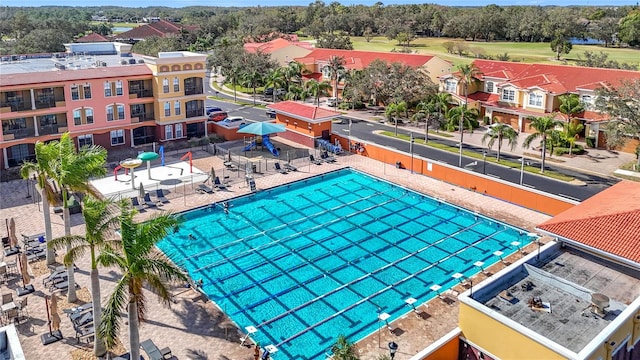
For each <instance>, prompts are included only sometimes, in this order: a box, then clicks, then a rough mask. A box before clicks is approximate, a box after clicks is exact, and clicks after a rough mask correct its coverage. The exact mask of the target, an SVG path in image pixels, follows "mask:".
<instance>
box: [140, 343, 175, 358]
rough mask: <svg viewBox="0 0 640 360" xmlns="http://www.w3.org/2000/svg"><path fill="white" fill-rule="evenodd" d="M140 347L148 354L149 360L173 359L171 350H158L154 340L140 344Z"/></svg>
mask: <svg viewBox="0 0 640 360" xmlns="http://www.w3.org/2000/svg"><path fill="white" fill-rule="evenodd" d="M140 347H141V348H142V350H144V352H146V353H147V356H148V357H149V360H163V359H171V358H172V357H173V355H172V354H171V349H169V348H168V347H165V348H163V349H158V347H157V346H156V344H154V343H153V340H151V339H147V340H145V341H143V342H141V343H140Z"/></svg>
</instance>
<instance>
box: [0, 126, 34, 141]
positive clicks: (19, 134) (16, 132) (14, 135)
mask: <svg viewBox="0 0 640 360" xmlns="http://www.w3.org/2000/svg"><path fill="white" fill-rule="evenodd" d="M34 136H36V132H35V131H34V128H22V129H11V128H7V129H3V130H2V137H3V138H4V140H5V141H7V140H16V139H24V138H28V137H34Z"/></svg>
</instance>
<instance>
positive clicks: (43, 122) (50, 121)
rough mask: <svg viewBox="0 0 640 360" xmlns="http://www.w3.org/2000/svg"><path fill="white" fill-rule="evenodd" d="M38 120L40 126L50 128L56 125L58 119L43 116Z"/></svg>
mask: <svg viewBox="0 0 640 360" xmlns="http://www.w3.org/2000/svg"><path fill="white" fill-rule="evenodd" d="M39 118H40V126H50V125H55V124H57V123H58V119H57V118H56V116H55V115H51V114H50V115H44V116H39Z"/></svg>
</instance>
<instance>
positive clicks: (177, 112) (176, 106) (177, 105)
mask: <svg viewBox="0 0 640 360" xmlns="http://www.w3.org/2000/svg"><path fill="white" fill-rule="evenodd" d="M173 112H174V115H180V100H176V101H174V102H173Z"/></svg>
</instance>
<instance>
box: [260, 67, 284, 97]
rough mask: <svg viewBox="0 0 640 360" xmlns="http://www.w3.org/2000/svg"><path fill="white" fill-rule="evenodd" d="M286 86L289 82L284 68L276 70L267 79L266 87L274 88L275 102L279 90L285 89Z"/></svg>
mask: <svg viewBox="0 0 640 360" xmlns="http://www.w3.org/2000/svg"><path fill="white" fill-rule="evenodd" d="M286 85H287V82H286V79H285V74H284V68H277V69H274V70H273V71H271V72H270V73H269V75H267V77H266V78H265V84H264V86H266V87H272V88H273V94H272V96H273V102H276V98H277V97H276V93H277V92H278V89H280V88H283V87H285V86H286Z"/></svg>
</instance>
